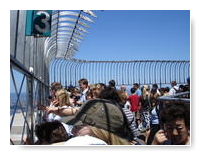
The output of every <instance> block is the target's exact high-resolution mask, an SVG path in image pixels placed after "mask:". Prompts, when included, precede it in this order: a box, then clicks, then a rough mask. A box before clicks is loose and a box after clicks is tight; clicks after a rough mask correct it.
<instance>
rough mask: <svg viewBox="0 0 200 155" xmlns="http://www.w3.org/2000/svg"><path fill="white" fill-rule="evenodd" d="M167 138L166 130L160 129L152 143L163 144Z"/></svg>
mask: <svg viewBox="0 0 200 155" xmlns="http://www.w3.org/2000/svg"><path fill="white" fill-rule="evenodd" d="M166 140H167V137H166V135H165V132H164V130H159V131H158V132H157V133H156V134H155V136H154V139H153V142H152V144H151V145H161V144H163V143H164V142H165V141H166Z"/></svg>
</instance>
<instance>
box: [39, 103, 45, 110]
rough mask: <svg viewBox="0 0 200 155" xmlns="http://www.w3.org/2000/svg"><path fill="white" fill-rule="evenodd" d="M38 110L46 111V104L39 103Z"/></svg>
mask: <svg viewBox="0 0 200 155" xmlns="http://www.w3.org/2000/svg"><path fill="white" fill-rule="evenodd" d="M38 110H42V111H46V106H43V105H41V104H39V105H38Z"/></svg>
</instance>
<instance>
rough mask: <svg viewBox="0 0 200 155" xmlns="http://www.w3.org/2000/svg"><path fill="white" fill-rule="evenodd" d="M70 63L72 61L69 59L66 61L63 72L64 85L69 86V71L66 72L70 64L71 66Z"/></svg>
mask: <svg viewBox="0 0 200 155" xmlns="http://www.w3.org/2000/svg"><path fill="white" fill-rule="evenodd" d="M69 63H70V61H69V60H67V61H66V62H65V65H64V67H63V69H64V72H63V74H64V86H65V87H67V86H68V85H69V84H68V81H69V79H67V73H66V71H67V68H68V66H69Z"/></svg>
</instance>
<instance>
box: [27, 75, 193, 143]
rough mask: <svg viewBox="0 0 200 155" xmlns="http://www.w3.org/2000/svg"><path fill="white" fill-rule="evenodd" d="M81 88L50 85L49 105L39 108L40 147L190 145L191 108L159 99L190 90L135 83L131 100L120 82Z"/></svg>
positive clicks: (84, 82) (173, 85) (84, 84)
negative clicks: (42, 113)
mask: <svg viewBox="0 0 200 155" xmlns="http://www.w3.org/2000/svg"><path fill="white" fill-rule="evenodd" d="M78 83H79V88H77V87H74V86H69V87H67V88H63V86H62V85H61V84H60V83H59V82H53V83H52V84H51V88H50V92H51V96H50V97H49V105H48V106H44V105H41V104H40V105H38V109H39V110H42V111H44V112H45V118H44V122H43V123H41V124H38V125H36V127H35V135H36V137H37V141H36V142H30V140H26V144H37V145H188V144H190V106H189V104H186V103H183V102H172V101H168V102H166V103H162V106H161V103H160V102H159V100H158V97H160V96H168V95H174V94H177V93H179V92H184V91H189V90H190V89H189V88H190V86H189V79H188V81H187V84H186V85H179V86H177V84H176V81H172V82H171V88H169V87H165V88H158V85H157V84H153V85H152V87H150V86H149V85H143V86H140V85H139V84H138V83H134V84H133V87H132V88H131V89H130V92H131V94H129V93H128V92H127V90H126V86H125V85H122V86H121V88H120V89H117V88H116V84H115V80H110V81H109V82H108V85H106V84H104V83H98V84H89V82H88V80H87V79H80V80H79V81H78Z"/></svg>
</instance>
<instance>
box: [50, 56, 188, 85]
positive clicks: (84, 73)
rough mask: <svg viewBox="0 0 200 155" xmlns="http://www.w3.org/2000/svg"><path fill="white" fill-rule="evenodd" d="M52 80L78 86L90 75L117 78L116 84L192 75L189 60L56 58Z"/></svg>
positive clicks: (179, 80) (182, 80)
mask: <svg viewBox="0 0 200 155" xmlns="http://www.w3.org/2000/svg"><path fill="white" fill-rule="evenodd" d="M49 72H50V81H51V82H54V81H57V82H60V83H62V85H63V86H69V85H74V86H77V85H78V83H77V81H78V80H79V79H81V78H86V79H88V81H89V82H90V83H105V84H107V83H108V81H110V80H111V79H114V80H115V81H116V85H122V84H125V85H132V84H133V83H139V84H149V85H151V84H154V83H156V84H159V85H160V86H161V85H163V84H170V82H171V81H176V82H177V83H179V84H181V83H183V84H184V83H186V79H187V77H189V75H190V62H189V61H171V60H132V61H86V60H77V59H55V60H53V61H52V62H51V64H50V71H49Z"/></svg>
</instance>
